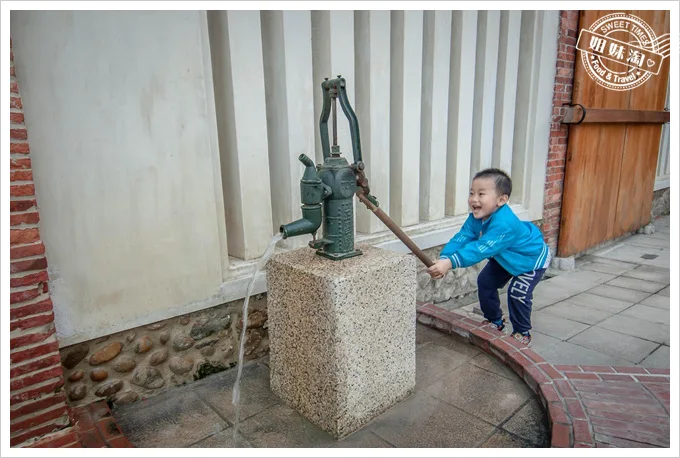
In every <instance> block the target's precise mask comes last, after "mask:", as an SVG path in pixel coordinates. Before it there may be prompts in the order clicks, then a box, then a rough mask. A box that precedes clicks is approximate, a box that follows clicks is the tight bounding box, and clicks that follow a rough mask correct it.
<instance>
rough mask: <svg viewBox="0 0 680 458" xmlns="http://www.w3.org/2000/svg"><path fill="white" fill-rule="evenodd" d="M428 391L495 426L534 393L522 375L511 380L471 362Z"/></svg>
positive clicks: (439, 381) (442, 379)
mask: <svg viewBox="0 0 680 458" xmlns="http://www.w3.org/2000/svg"><path fill="white" fill-rule="evenodd" d="M481 380H483V381H484V382H483V383H480V381H481ZM425 392H427V393H429V394H430V395H432V396H434V397H435V398H437V399H440V400H442V401H445V402H448V403H449V404H452V405H454V406H456V407H458V408H460V409H462V410H464V411H466V412H468V413H471V414H474V415H476V416H477V417H479V418H482V419H483V420H486V421H488V422H490V423H493V424H494V425H498V424H499V423H500V422H501V421H503V420H505V419H506V418H507V417H508V416H509V415H510V414H512V413H513V412H514V411H515V410H516V409H517V408H518V407H519V406H520V405H522V404H523V403H524V401H526V400H527V399H529V398H530V397H531V396H532V395H533V392H532V391H531V390H530V389H529V388H528V387H527V386H526V385H525V384H524V382H523V381H521V380H520V379H519V378H516V379H515V380H510V379H507V378H505V377H502V376H500V375H497V374H494V373H492V372H489V371H486V370H484V369H481V368H479V367H477V366H475V365H474V364H470V363H466V364H464V365H462V366H460V367H459V368H458V369H456V370H455V371H452V372H451V373H450V375H449V376H448V377H442V378H441V379H439V380H438V381H437V382H435V383H434V384H432V385H430V386H429V387H427V388H426V389H425Z"/></svg>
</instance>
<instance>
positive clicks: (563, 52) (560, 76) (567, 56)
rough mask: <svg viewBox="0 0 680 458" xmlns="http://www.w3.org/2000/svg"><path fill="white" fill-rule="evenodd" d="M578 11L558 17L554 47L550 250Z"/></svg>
mask: <svg viewBox="0 0 680 458" xmlns="http://www.w3.org/2000/svg"><path fill="white" fill-rule="evenodd" d="M578 20H579V12H578V11H562V12H561V13H560V36H559V41H558V46H557V74H556V75H555V89H554V91H555V92H554V95H553V111H552V120H551V124H550V150H549V152H548V162H547V164H546V178H545V198H544V200H543V225H542V227H541V229H542V231H543V235H544V237H545V239H546V242H547V243H548V245H549V246H550V248H552V249H556V247H557V239H558V237H559V232H560V212H561V210H562V191H563V184H564V165H565V159H566V156H567V139H568V136H569V130H568V126H567V125H566V124H561V123H560V120H561V119H562V104H564V103H570V102H571V93H572V88H573V83H574V62H575V59H576V37H577V35H578Z"/></svg>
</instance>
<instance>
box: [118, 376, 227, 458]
mask: <svg viewBox="0 0 680 458" xmlns="http://www.w3.org/2000/svg"><path fill="white" fill-rule="evenodd" d="M123 407H124V408H123ZM114 417H115V418H116V422H117V423H118V426H120V429H121V430H122V431H123V433H124V434H125V437H127V438H128V440H129V441H130V442H131V443H132V444H133V445H134V446H135V447H141V448H156V447H170V448H175V447H188V446H190V445H192V444H195V443H196V442H198V441H199V440H201V439H203V438H206V437H208V436H210V435H212V434H215V433H217V432H219V431H222V430H223V429H225V428H226V427H228V426H229V424H228V423H227V422H226V421H225V420H224V419H222V418H220V417H219V416H218V415H217V414H216V413H215V412H214V411H213V410H212V409H211V408H210V407H209V406H208V405H207V404H206V403H204V402H203V401H202V400H201V399H200V398H199V397H198V396H197V395H196V393H194V392H193V391H187V390H181V389H176V388H174V389H170V390H168V391H166V392H165V393H161V394H158V395H156V396H154V397H153V398H151V399H149V400H147V401H142V402H136V403H134V404H128V405H126V406H122V407H121V408H119V409H116V410H115V411H114Z"/></svg>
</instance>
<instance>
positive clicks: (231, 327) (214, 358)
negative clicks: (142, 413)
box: [60, 294, 269, 406]
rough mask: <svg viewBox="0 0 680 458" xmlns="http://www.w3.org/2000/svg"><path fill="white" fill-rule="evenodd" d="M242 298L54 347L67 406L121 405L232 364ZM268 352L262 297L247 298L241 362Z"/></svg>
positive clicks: (240, 323)
mask: <svg viewBox="0 0 680 458" xmlns="http://www.w3.org/2000/svg"><path fill="white" fill-rule="evenodd" d="M242 307H243V300H238V301H233V302H229V303H226V304H222V305H219V306H217V307H213V308H210V309H207V310H202V311H199V312H195V313H191V314H188V315H184V316H180V317H175V318H171V319H168V320H164V321H159V322H157V323H153V324H150V325H147V326H142V327H138V328H134V329H129V330H126V331H123V332H119V333H116V334H112V335H109V336H105V337H101V338H99V339H94V340H92V341H89V342H84V343H80V344H77V345H72V346H69V347H65V348H62V349H60V353H61V361H62V366H63V371H64V378H65V379H66V382H65V390H66V393H67V394H68V403H69V405H71V406H78V405H85V404H89V403H91V402H93V401H97V400H101V399H106V400H107V401H111V402H113V403H114V404H125V403H130V402H134V401H137V400H138V399H144V398H147V397H150V396H153V395H154V394H157V393H158V392H161V391H164V390H166V389H168V388H171V387H173V386H176V385H182V384H185V383H188V382H192V381H194V380H198V379H201V378H203V377H205V376H207V375H210V374H212V373H215V372H220V371H222V370H225V369H229V368H231V367H234V366H235V365H236V364H237V363H238V351H239V339H240V337H241V330H242ZM268 351H269V337H268V332H267V306H266V296H265V295H264V294H260V295H257V296H253V297H251V299H250V303H249V306H248V324H247V330H246V344H245V359H246V360H251V359H257V358H261V357H262V356H265V355H266V354H267V353H268Z"/></svg>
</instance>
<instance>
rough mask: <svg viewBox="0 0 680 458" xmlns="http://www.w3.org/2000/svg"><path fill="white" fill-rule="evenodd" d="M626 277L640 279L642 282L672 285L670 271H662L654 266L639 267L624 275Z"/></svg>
mask: <svg viewBox="0 0 680 458" xmlns="http://www.w3.org/2000/svg"><path fill="white" fill-rule="evenodd" d="M623 276H624V277H633V278H639V279H640V280H649V281H653V282H657V283H664V284H665V285H669V284H670V283H671V271H670V269H661V268H659V267H653V266H639V267H636V268H635V269H633V270H629V271H627V272H624V273H623Z"/></svg>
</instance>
